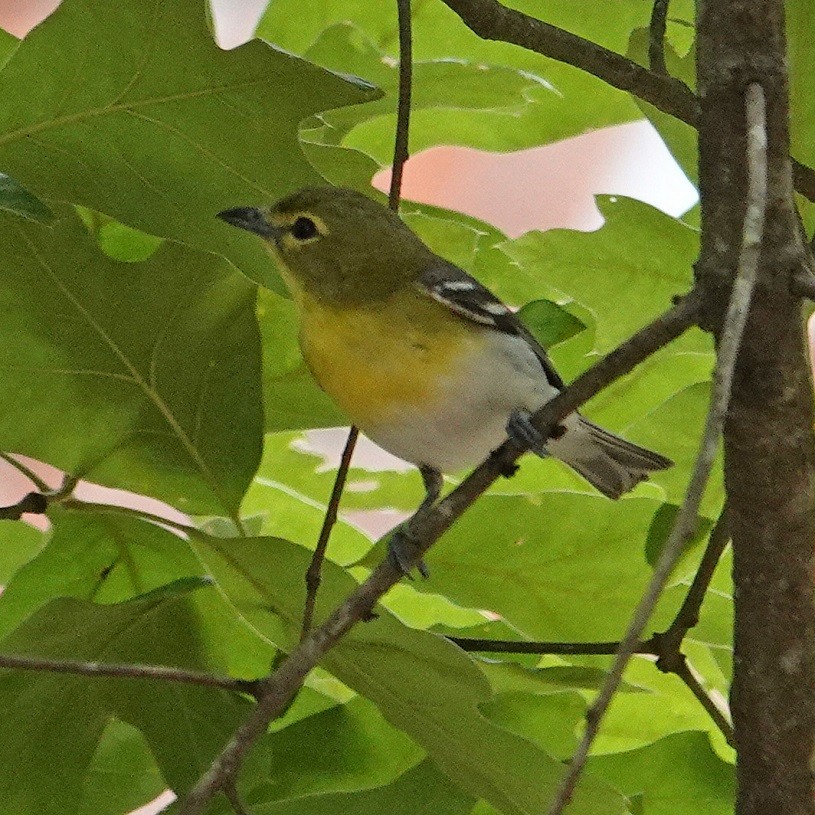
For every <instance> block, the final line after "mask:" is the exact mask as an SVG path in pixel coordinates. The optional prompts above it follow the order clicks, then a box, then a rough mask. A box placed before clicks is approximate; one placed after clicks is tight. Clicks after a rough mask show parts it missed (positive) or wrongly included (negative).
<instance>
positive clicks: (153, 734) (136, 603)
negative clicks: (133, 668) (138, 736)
mask: <svg viewBox="0 0 815 815" xmlns="http://www.w3.org/2000/svg"><path fill="white" fill-rule="evenodd" d="M199 585H200V582H199ZM189 588H190V586H189V584H188V583H187V584H179V585H177V586H176V587H168V588H166V589H165V590H163V591H160V592H153V593H151V594H148V595H145V596H143V597H141V598H138V599H135V600H132V601H130V602H127V603H122V604H119V605H113V606H98V605H94V604H92V603H87V602H84V601H79V600H73V599H62V600H54V601H52V602H51V603H49V604H48V605H46V606H45V607H43V608H42V609H40V610H39V611H38V612H37V613H36V614H35V615H34V616H33V617H31V618H30V619H28V620H27V621H26V622H25V623H23V625H21V626H20V627H19V628H18V629H16V630H15V631H14V632H13V633H12V634H11V635H10V636H9V637H7V638H6V639H5V640H4V641H3V642H2V644H0V649H2V651H3V652H5V653H11V654H36V655H37V656H44V657H50V658H54V659H65V658H67V659H78V660H82V661H92V662H119V663H122V662H129V663H146V664H164V665H177V666H179V667H185V668H195V669H204V668H206V667H207V666H206V663H205V661H204V659H203V657H202V654H201V649H200V647H199V643H198V640H197V636H196V633H195V632H196V630H197V627H198V626H197V620H196V615H195V612H194V608H193V607H192V606H191V605H190V603H189V601H188V599H187V597H186V593H187V592H188V591H189ZM0 699H2V704H3V707H4V710H5V711H6V714H7V715H5V716H4V717H3V721H2V723H0V736H1V738H0V758H1V759H2V761H3V762H4V764H5V765H6V766H12V765H13V766H14V767H15V772H14V773H5V774H3V776H2V777H0V799H2V800H3V801H4V805H6V806H8V808H9V811H13V812H20V813H23V812H37V813H40V815H50V813H55V815H56V814H57V813H59V814H60V815H61V814H62V813H64V812H70V811H73V810H74V809H75V808H76V807H77V806H78V804H79V801H80V800H81V798H82V795H83V786H84V783H85V776H86V773H87V772H88V771H89V768H90V767H91V764H92V761H93V758H94V754H95V752H96V750H97V746H98V744H99V742H100V739H101V738H102V736H103V734H104V731H105V727H106V726H107V723H108V721H109V718H110V717H111V716H116V717H117V718H119V719H121V720H123V721H125V722H128V723H129V724H131V725H132V726H134V727H137V728H138V729H139V730H141V732H142V733H143V734H144V736H145V738H146V739H147V742H148V744H149V746H150V750H151V752H152V753H153V755H154V756H155V758H156V761H157V763H158V765H159V767H160V768H161V772H162V775H163V776H164V778H165V779H166V780H167V782H168V783H169V784H170V786H172V787H173V788H174V789H175V790H177V791H183V790H184V789H186V788H188V787H189V786H191V785H192V783H193V782H194V781H195V780H197V778H198V776H199V775H200V774H201V773H202V772H203V771H204V770H205V769H206V767H207V766H208V764H209V762H210V761H211V760H212V758H213V757H214V755H215V754H216V752H217V751H218V750H219V749H220V747H221V746H222V745H223V742H224V740H225V739H226V738H227V737H228V736H229V735H230V733H231V732H232V731H233V730H234V728H235V727H237V725H238V723H239V722H240V721H241V718H242V717H243V716H245V714H246V709H247V703H246V702H242V701H241V700H240V699H238V698H237V697H235V696H234V695H229V694H227V693H226V692H223V691H218V690H213V689H210V688H201V687H196V686H183V685H174V684H172V683H160V682H147V681H144V680H135V679H131V680H124V679H98V678H87V677H78V676H71V675H60V674H49V673H32V672H4V673H3V674H2V675H0ZM57 768H58V772H55V769H57Z"/></svg>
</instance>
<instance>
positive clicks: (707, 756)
mask: <svg viewBox="0 0 815 815" xmlns="http://www.w3.org/2000/svg"><path fill="white" fill-rule="evenodd" d="M588 766H589V768H590V769H591V770H592V771H593V772H596V773H597V774H598V775H601V776H602V777H603V778H605V779H607V780H608V781H609V783H611V784H614V785H615V786H616V787H618V788H619V789H621V790H622V791H623V792H624V793H625V794H626V795H628V796H630V797H634V796H641V800H642V808H641V809H640V810H639V811H640V812H642V813H643V815H698V813H700V812H704V813H705V815H728V813H731V812H733V803H734V797H735V778H734V771H733V767H731V766H730V765H728V764H726V763H725V762H724V761H722V760H721V759H720V758H719V757H718V756H716V754H715V753H714V752H713V751H712V750H711V749H710V744H709V743H708V740H707V738H706V737H705V736H704V735H703V734H702V733H677V734H676V735H673V736H668V737H666V738H664V739H662V740H661V741H658V742H657V743H655V744H651V745H649V746H648V747H643V748H642V749H639V750H633V751H629V752H626V753H618V754H616V755H610V756H596V757H594V758H590V759H589V765H588Z"/></svg>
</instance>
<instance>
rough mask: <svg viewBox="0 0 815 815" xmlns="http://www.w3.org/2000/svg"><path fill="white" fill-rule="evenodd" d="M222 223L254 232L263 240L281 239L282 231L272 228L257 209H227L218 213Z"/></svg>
mask: <svg viewBox="0 0 815 815" xmlns="http://www.w3.org/2000/svg"><path fill="white" fill-rule="evenodd" d="M218 217H219V218H220V219H221V220H222V221H226V222H227V223H228V224H232V226H237V227H238V228H240V229H246V230H247V231H248V232H254V233H255V234H256V235H260V237H261V238H266V239H268V240H276V239H277V238H279V237H280V234H281V232H282V231H283V230H282V229H279V228H278V227H275V226H272V224H270V223H269V222H268V221H267V220H266V219H265V218H264V217H263V213H262V212H261V211H260V210H259V209H255V207H235V209H225V210H224V211H223V212H219V213H218Z"/></svg>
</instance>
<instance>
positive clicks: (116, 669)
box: [0, 654, 258, 696]
mask: <svg viewBox="0 0 815 815" xmlns="http://www.w3.org/2000/svg"><path fill="white" fill-rule="evenodd" d="M0 668H7V669H13V670H18V671H44V672H47V673H59V674H76V675H77V676H91V677H108V678H113V679H155V680H159V681H162V682H178V683H181V684H185V685H200V686H202V687H206V688H221V689H222V690H228V691H234V692H236V693H248V694H250V695H252V696H256V695H257V687H258V681H250V680H246V679H231V678H230V677H228V676H216V675H215V674H208V673H204V672H203V671H188V670H184V669H182V668H172V667H169V666H167V665H129V664H117V663H109V662H80V661H78V660H73V659H50V658H48V657H33V656H23V655H20V654H0Z"/></svg>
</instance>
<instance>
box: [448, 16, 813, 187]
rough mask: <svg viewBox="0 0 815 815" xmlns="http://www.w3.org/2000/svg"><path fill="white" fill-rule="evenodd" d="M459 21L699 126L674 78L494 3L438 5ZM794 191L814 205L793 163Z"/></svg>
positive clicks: (687, 92)
mask: <svg viewBox="0 0 815 815" xmlns="http://www.w3.org/2000/svg"><path fill="white" fill-rule="evenodd" d="M442 2H444V3H445V4H446V5H447V6H449V7H450V8H451V9H452V10H453V11H454V12H455V13H456V14H458V16H459V17H460V18H461V20H462V22H463V23H464V24H465V25H466V26H467V27H468V28H469V29H470V30H471V31H473V32H474V33H475V34H477V35H478V36H479V37H481V38H482V39H485V40H498V41H500V42H508V43H512V44H514V45H518V46H520V47H522V48H526V49H527V50H529V51H535V52H536V53H538V54H542V55H543V56H545V57H549V58H550V59H555V60H557V61H558V62H565V63H566V64H567V65H573V66H574V67H575V68H579V69H581V70H583V71H586V72H587V73H590V74H592V75H593V76H595V77H597V78H598V79H600V80H602V81H603V82H606V83H607V84H609V85H611V86H612V87H614V88H618V89H619V90H622V91H627V92H628V93H631V94H633V95H634V96H636V97H637V98H638V99H642V100H643V101H644V102H648V103H649V104H651V105H653V106H654V107H655V108H656V109H657V110H661V111H662V112H663V113H668V114H669V115H671V116H673V117H675V118H677V119H679V120H680V121H683V122H685V123H686V124H689V125H691V126H692V127H698V120H699V101H698V99H697V98H696V96H695V95H694V93H693V91H692V90H691V89H690V88H689V87H688V86H687V85H685V84H684V82H681V81H680V80H679V79H676V78H675V77H672V76H664V75H662V74H658V73H655V72H654V71H649V70H648V69H647V68H644V67H643V66H642V65H638V64H637V63H636V62H633V61H632V60H630V59H627V58H626V57H624V56H622V55H621V54H618V53H616V52H614V51H610V50H608V49H607V48H603V47H602V46H599V45H597V43H594V42H592V41H591V40H587V39H585V38H583V37H578V36H577V35H576V34H572V33H571V32H569V31H564V30H563V29H562V28H558V27H557V26H553V25H549V24H548V23H544V22H543V21H541V20H538V19H536V18H534V17H530V16H529V15H527V14H524V13H523V12H520V11H516V10H515V9H510V8H507V7H506V6H504V5H502V4H501V3H499V2H498V1H497V0H442ZM792 177H793V182H794V184H795V189H796V190H797V191H798V192H800V193H801V195H804V196H806V197H807V198H808V199H809V200H810V201H815V170H813V169H812V168H811V167H808V166H807V165H805V164H801V162H800V161H796V160H795V159H793V160H792Z"/></svg>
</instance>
